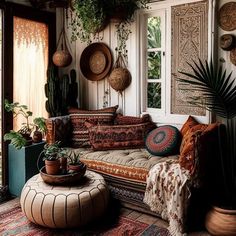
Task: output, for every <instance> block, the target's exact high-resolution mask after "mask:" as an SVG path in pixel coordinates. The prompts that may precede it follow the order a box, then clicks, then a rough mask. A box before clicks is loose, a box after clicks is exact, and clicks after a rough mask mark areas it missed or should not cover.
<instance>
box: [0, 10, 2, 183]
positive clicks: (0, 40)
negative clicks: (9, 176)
mask: <svg viewBox="0 0 236 236" xmlns="http://www.w3.org/2000/svg"><path fill="white" fill-rule="evenodd" d="M0 91H1V94H2V10H0ZM0 107H2V96H1V97H0ZM0 121H1V122H0V124H1V125H0V133H2V114H1V109H0ZM1 185H2V135H0V186H1Z"/></svg>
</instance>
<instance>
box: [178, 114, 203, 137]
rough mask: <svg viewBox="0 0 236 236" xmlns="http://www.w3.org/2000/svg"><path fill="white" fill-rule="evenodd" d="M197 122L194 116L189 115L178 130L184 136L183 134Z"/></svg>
mask: <svg viewBox="0 0 236 236" xmlns="http://www.w3.org/2000/svg"><path fill="white" fill-rule="evenodd" d="M198 124H199V123H198V122H197V121H196V120H195V118H194V117H192V116H189V117H188V119H187V120H186V121H185V123H184V124H183V126H182V128H181V130H180V132H181V134H182V136H183V137H184V135H185V134H186V133H187V132H188V131H189V130H190V129H191V128H192V127H193V126H195V125H198Z"/></svg>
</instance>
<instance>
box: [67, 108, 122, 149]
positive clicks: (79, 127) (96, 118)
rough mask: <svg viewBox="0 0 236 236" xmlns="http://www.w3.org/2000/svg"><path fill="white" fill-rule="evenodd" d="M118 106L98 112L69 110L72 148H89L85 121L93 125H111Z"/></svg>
mask: <svg viewBox="0 0 236 236" xmlns="http://www.w3.org/2000/svg"><path fill="white" fill-rule="evenodd" d="M117 108H118V106H113V107H108V108H104V109H100V110H80V109H70V110H69V116H70V120H71V125H72V146H73V147H89V146H90V142H89V133H88V129H87V127H86V126H85V124H84V123H85V121H90V122H93V123H95V124H110V125H111V124H113V123H114V118H115V114H116V110H117Z"/></svg>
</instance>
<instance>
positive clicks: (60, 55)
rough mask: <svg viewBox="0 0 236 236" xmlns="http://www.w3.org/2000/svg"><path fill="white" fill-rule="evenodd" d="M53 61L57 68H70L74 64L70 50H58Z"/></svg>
mask: <svg viewBox="0 0 236 236" xmlns="http://www.w3.org/2000/svg"><path fill="white" fill-rule="evenodd" d="M52 61H53V63H54V64H55V65H56V66H59V67H65V66H69V65H70V64H71V62H72V56H71V54H70V53H69V51H68V50H58V51H56V52H55V53H54V54H53V57H52Z"/></svg>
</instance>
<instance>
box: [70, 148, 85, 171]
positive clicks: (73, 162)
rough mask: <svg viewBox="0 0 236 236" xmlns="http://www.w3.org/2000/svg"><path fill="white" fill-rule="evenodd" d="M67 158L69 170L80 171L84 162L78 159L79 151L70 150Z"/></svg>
mask: <svg viewBox="0 0 236 236" xmlns="http://www.w3.org/2000/svg"><path fill="white" fill-rule="evenodd" d="M67 158H68V171H69V172H80V171H81V170H82V169H83V168H84V166H85V165H84V163H83V162H81V161H80V153H76V152H71V153H70V154H69V155H68V157H67Z"/></svg>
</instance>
